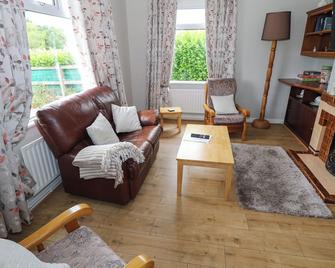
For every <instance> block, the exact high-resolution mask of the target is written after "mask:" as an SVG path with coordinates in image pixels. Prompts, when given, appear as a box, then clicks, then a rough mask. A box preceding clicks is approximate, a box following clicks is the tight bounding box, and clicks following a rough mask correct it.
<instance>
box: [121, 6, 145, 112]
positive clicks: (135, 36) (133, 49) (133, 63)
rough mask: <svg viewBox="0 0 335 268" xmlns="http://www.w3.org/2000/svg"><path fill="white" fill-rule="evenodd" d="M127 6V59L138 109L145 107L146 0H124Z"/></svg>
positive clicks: (134, 100)
mask: <svg viewBox="0 0 335 268" xmlns="http://www.w3.org/2000/svg"><path fill="white" fill-rule="evenodd" d="M125 1H126V6H127V20H128V40H129V59H130V72H131V84H132V95H133V103H134V105H136V106H137V107H138V108H139V109H142V108H145V106H146V99H147V91H146V89H145V73H146V39H147V14H148V12H147V11H148V0H125Z"/></svg>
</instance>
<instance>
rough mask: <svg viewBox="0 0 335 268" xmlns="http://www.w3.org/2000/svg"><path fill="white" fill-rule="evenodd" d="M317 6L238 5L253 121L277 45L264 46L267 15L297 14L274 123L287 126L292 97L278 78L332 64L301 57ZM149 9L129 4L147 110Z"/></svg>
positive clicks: (240, 66)
mask: <svg viewBox="0 0 335 268" xmlns="http://www.w3.org/2000/svg"><path fill="white" fill-rule="evenodd" d="M184 1H185V0H184ZM186 2H187V0H186ZM189 2H190V1H189ZM317 3H318V0H294V1H292V0H280V1H278V0H238V37H237V55H236V61H237V62H236V78H237V81H238V85H239V92H238V95H237V101H238V102H239V103H240V104H241V105H243V106H246V107H248V108H250V109H251V111H252V117H257V115H258V113H259V110H260V103H261V96H262V93H263V84H264V79H265V72H266V68H267V62H268V53H269V49H270V45H271V44H270V42H264V41H261V40H260V39H261V34H262V30H263V25H264V18H265V14H266V12H270V11H281V10H290V11H292V36H291V40H289V41H282V42H279V43H278V51H277V58H276V61H275V68H274V73H273V79H272V81H273V83H272V87H271V91H270V95H269V102H268V110H267V111H268V112H267V117H268V118H270V119H272V121H273V122H282V121H283V119H284V116H285V111H286V105H287V99H288V94H289V89H288V87H285V86H283V85H280V84H279V83H278V81H277V80H278V78H281V77H295V76H296V74H297V73H298V72H302V71H303V70H305V69H320V68H321V66H322V65H323V64H332V61H331V60H328V59H316V58H308V57H303V56H300V49H301V45H302V38H303V33H304V29H305V22H306V11H307V10H310V9H312V8H314V7H316V5H317ZM147 4H148V0H126V7H127V22H128V40H129V60H130V69H131V84H132V95H133V102H134V104H135V105H137V106H138V107H139V108H143V107H145V103H146V96H147V92H146V89H145V64H146V54H145V53H146V27H147V21H146V18H147Z"/></svg>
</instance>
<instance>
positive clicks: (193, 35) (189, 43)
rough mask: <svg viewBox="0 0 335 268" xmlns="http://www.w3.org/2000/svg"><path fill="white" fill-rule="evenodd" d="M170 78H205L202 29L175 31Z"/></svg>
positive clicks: (194, 79) (197, 79)
mask: <svg viewBox="0 0 335 268" xmlns="http://www.w3.org/2000/svg"><path fill="white" fill-rule="evenodd" d="M172 80H175V81H205V80H207V65H206V33H205V31H204V30H187V31H177V33H176V42H175V55H174V62H173V72H172Z"/></svg>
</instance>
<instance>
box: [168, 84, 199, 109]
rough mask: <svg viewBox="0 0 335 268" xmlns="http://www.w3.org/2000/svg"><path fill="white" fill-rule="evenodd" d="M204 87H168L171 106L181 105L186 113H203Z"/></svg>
mask: <svg viewBox="0 0 335 268" xmlns="http://www.w3.org/2000/svg"><path fill="white" fill-rule="evenodd" d="M204 101H205V92H204V89H170V102H171V105H172V106H178V107H181V108H182V110H183V113H186V114H203V112H204V110H203V108H202V106H203V104H204Z"/></svg>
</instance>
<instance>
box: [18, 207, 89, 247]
mask: <svg viewBox="0 0 335 268" xmlns="http://www.w3.org/2000/svg"><path fill="white" fill-rule="evenodd" d="M91 214H92V208H91V207H90V206H89V205H87V204H79V205H76V206H73V207H72V208H69V209H68V210H66V211H64V212H63V213H62V214H60V215H58V216H57V217H56V218H54V219H53V220H51V221H50V222H48V223H47V224H46V225H44V226H42V227H41V228H40V229H38V230H37V231H36V232H34V233H32V234H31V235H30V236H28V237H27V238H25V239H24V240H22V241H21V242H20V245H21V246H23V247H25V248H27V249H29V250H31V249H33V248H34V247H37V249H38V250H39V251H42V250H43V249H44V246H43V242H44V241H45V240H47V239H48V238H49V237H50V236H51V235H53V234H54V233H56V232H57V231H58V230H59V229H61V228H63V227H65V229H66V230H67V231H68V232H69V233H70V232H72V231H74V230H76V229H77V228H79V224H78V219H79V218H80V217H83V216H89V215H91Z"/></svg>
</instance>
